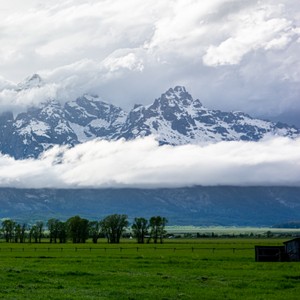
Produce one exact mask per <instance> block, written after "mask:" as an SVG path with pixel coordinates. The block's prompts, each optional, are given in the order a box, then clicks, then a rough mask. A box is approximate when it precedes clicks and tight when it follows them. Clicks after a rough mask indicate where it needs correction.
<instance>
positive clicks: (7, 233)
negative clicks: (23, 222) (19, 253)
mask: <svg viewBox="0 0 300 300" xmlns="http://www.w3.org/2000/svg"><path fill="white" fill-rule="evenodd" d="M15 224H16V223H15V222H14V221H12V220H10V219H6V220H4V221H2V231H3V235H4V238H5V241H6V242H7V243H8V242H12V240H13V233H14V228H15Z"/></svg>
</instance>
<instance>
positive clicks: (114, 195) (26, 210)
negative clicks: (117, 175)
mask: <svg viewBox="0 0 300 300" xmlns="http://www.w3.org/2000/svg"><path fill="white" fill-rule="evenodd" d="M113 213H122V214H123V213H124V214H127V215H128V216H129V220H132V219H133V218H134V217H139V216H143V217H150V216H153V215H163V216H165V217H166V218H167V219H168V220H169V224H168V225H205V226H208V225H224V226H226V225H237V226H245V225H247V226H263V225H273V224H278V223H282V222H289V221H295V220H300V188H299V187H230V186H226V187H224V186H223V187H199V186H198V187H190V188H177V189H13V188H2V189H0V218H7V217H9V218H13V219H15V220H17V221H25V222H33V221H35V220H47V219H48V218H50V217H56V218H61V219H66V218H68V217H70V216H73V215H75V214H79V215H81V216H83V217H87V218H89V219H100V218H103V217H104V216H106V215H108V214H113Z"/></svg>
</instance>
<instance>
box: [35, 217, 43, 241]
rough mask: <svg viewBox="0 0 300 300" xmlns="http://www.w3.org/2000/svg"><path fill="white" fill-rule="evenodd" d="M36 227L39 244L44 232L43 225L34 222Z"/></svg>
mask: <svg viewBox="0 0 300 300" xmlns="http://www.w3.org/2000/svg"><path fill="white" fill-rule="evenodd" d="M36 227H37V236H38V241H39V243H41V241H42V237H43V232H44V229H43V228H44V223H43V222H42V221H38V222H36Z"/></svg>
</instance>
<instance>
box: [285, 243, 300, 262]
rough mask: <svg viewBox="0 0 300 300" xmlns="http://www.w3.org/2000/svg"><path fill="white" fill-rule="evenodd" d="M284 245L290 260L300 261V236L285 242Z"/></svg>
mask: <svg viewBox="0 0 300 300" xmlns="http://www.w3.org/2000/svg"><path fill="white" fill-rule="evenodd" d="M284 246H285V253H286V254H287V256H288V258H289V260H290V261H300V238H295V239H293V240H290V241H287V242H284Z"/></svg>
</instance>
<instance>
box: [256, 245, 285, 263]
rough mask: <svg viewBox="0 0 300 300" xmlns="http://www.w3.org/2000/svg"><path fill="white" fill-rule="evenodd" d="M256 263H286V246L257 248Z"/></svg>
mask: <svg viewBox="0 0 300 300" xmlns="http://www.w3.org/2000/svg"><path fill="white" fill-rule="evenodd" d="M255 261H286V254H285V247H284V246H255Z"/></svg>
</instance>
